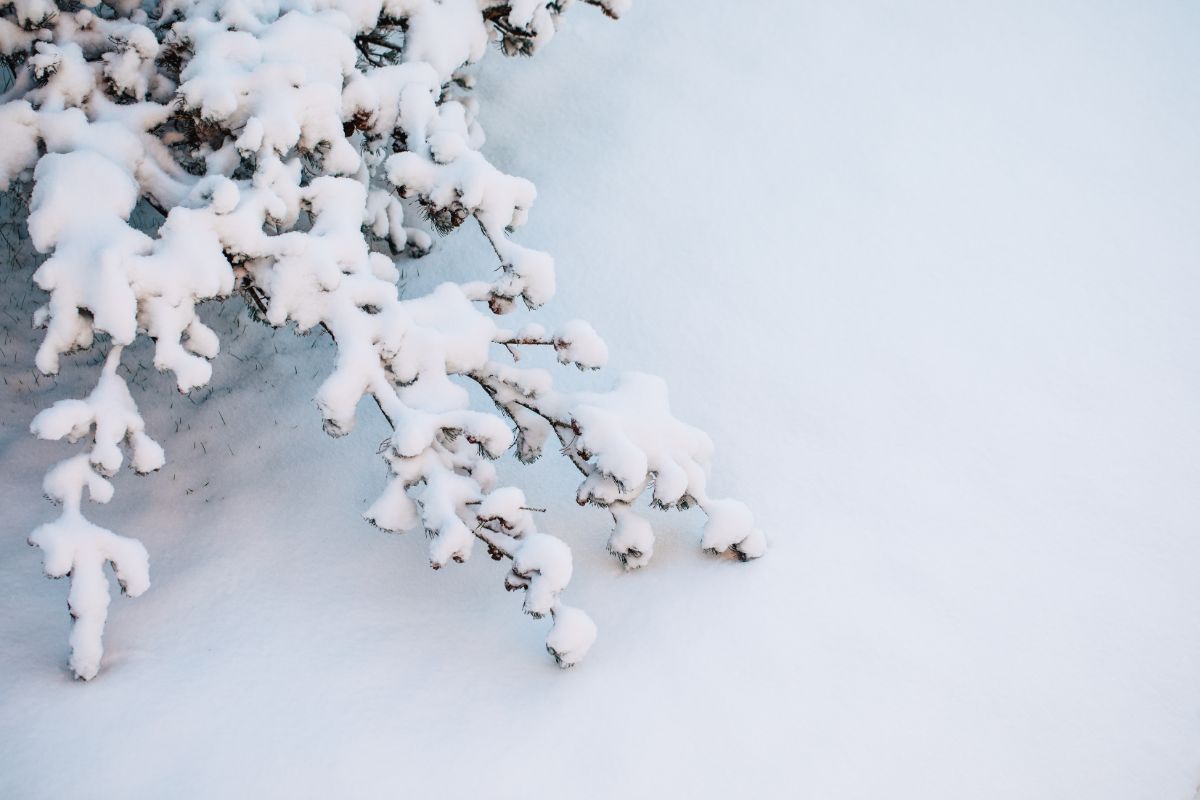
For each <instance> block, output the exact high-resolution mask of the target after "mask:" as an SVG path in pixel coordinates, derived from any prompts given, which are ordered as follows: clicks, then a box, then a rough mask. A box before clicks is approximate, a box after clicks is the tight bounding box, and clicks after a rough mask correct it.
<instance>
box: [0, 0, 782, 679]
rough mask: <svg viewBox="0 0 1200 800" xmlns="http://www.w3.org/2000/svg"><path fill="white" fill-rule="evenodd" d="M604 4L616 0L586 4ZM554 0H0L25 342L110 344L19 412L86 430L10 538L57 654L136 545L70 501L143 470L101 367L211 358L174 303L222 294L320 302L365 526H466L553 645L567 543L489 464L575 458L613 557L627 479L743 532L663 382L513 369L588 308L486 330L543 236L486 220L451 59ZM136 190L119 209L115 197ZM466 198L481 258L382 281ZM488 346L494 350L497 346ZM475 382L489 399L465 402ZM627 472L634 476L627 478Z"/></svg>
mask: <svg viewBox="0 0 1200 800" xmlns="http://www.w3.org/2000/svg"><path fill="white" fill-rule="evenodd" d="M589 2H590V4H592V5H596V6H599V7H600V8H601V9H602V10H603V11H604V12H605V13H606V14H608V15H609V16H612V17H617V16H619V15H620V14H621V12H622V11H624V10H625V8H626V6H627V4H628V3H627V0H589ZM570 5H571V2H570V0H509V1H508V2H502V1H501V0H162V2H145V3H142V2H129V1H128V0H106V2H104V3H99V2H98V0H82V4H80V3H76V2H70V3H66V2H52V1H51V0H0V55H2V56H3V58H4V62H5V64H6V65H7V66H8V67H9V69H10V70H11V73H12V75H11V77H12V80H11V87H10V89H9V90H8V91H7V93H6V94H5V96H4V98H3V103H2V104H0V140H2V141H3V142H4V144H3V147H2V148H0V188H4V189H7V188H8V186H9V185H10V184H11V183H12V182H14V181H25V180H28V179H30V178H32V181H33V190H32V196H31V200H30V213H29V221H28V225H29V232H30V235H31V239H32V241H33V243H34V245H35V247H36V248H37V250H38V251H39V252H41V253H43V254H46V256H47V258H46V260H45V262H44V263H43V264H42V265H41V266H40V268H39V269H38V270H37V272H36V273H35V275H34V280H35V281H36V283H37V285H38V286H39V287H40V288H41V289H43V290H45V291H46V292H48V293H49V299H48V301H47V302H46V304H45V305H44V306H43V307H41V308H39V309H38V310H37V312H36V313H35V315H34V323H35V324H36V325H38V326H40V327H43V328H44V329H45V336H44V338H43V340H42V344H41V346H40V348H39V350H38V353H37V358H36V361H37V367H38V368H39V369H40V370H42V371H43V372H46V373H55V372H57V371H58V369H59V362H60V356H61V355H63V354H65V353H69V352H72V351H75V350H79V349H86V348H90V347H93V346H94V345H96V343H97V342H99V343H100V345H99V346H101V347H105V348H106V349H107V359H106V362H105V366H104V368H103V371H102V372H101V375H100V378H99V380H98V382H97V384H96V388H95V389H94V390H93V391H92V392H91V394H89V395H88V397H87V398H85V399H71V400H62V401H59V402H58V403H56V404H54V406H53V407H52V408H49V409H46V410H45V411H43V412H41V413H40V414H38V415H37V417H36V419H35V420H34V422H33V425H32V431H33V433H34V434H35V435H37V436H39V437H42V438H46V439H61V438H67V439H70V440H71V441H76V440H79V439H87V440H88V442H89V443H88V445H87V446H86V447H85V450H84V452H83V453H82V454H80V455H76V456H74V457H71V458H69V459H67V460H66V461H64V462H62V463H61V464H59V465H58V466H56V467H54V468H53V469H52V470H51V471H50V473H49V474H48V475H47V477H46V481H45V488H46V493H47V495H48V496H49V497H50V498H51V499H52V500H54V501H57V502H60V503H61V504H62V505H63V512H62V515H61V516H60V517H59V519H58V520H57V521H55V522H52V523H49V524H47V525H43V526H42V527H40V528H39V529H38V530H36V531H35V532H34V533H33V534H32V536H31V537H30V542H31V543H32V544H34V545H37V546H38V547H40V548H42V550H43V552H44V554H45V565H46V571H47V573H48V574H49V575H51V576H54V577H60V576H63V575H70V576H71V590H70V597H69V605H70V609H71V614H72V616H73V617H74V618H75V620H76V622H75V626H74V628H73V631H72V634H71V646H72V659H71V665H72V667H73V669H74V671H75V673H76V675H78V676H79V677H82V678H91V677H93V676H94V675H96V673H97V671H98V669H99V667H100V661H101V655H102V650H101V635H102V632H103V626H104V621H105V617H106V615H107V607H108V602H109V587H108V582H107V579H106V578H105V572H104V566H105V564H106V563H109V562H111V563H112V565H113V566H114V568H115V572H116V576H117V579H118V581H119V583H120V585H121V587H122V589H123V590H124V591H126V592H127V593H129V594H131V595H137V594H140V593H141V592H143V591H144V590H145V589H146V588H147V587H148V586H149V574H148V559H147V554H146V551H145V548H143V547H142V545H141V544H140V543H138V542H136V541H135V540H132V539H128V538H124V537H121V536H117V535H116V534H113V533H111V532H109V531H106V530H103V529H101V528H98V527H96V526H95V525H92V524H91V523H90V522H88V521H87V520H86V519H85V518H84V517H83V514H82V511H81V503H82V498H83V494H84V490H85V489H86V490H87V493H88V495H89V497H90V498H91V499H92V500H94V501H97V502H107V501H108V500H109V499H110V498H111V496H112V486H111V484H110V483H109V482H108V481H107V480H106V477H105V476H110V475H112V474H113V473H114V472H115V471H116V470H117V469H118V468H119V467H120V465H121V463H122V461H123V458H124V456H123V453H122V447H125V448H126V449H127V450H128V451H129V457H130V463H131V465H132V467H133V468H134V470H136V471H138V472H147V471H151V470H155V469H157V468H159V467H161V466H162V464H163V460H164V454H163V450H162V448H161V447H160V446H159V445H158V444H156V443H155V442H154V441H153V440H152V439H151V438H150V437H149V436H148V435H147V434H146V432H145V430H144V427H145V426H144V423H143V421H142V418H141V416H140V415H139V413H138V409H137V405H136V404H135V402H134V400H133V397H132V396H131V394H130V392H129V389H128V387H127V385H126V382H125V379H124V378H123V377H122V375H121V372H120V366H121V354H122V349H123V348H124V347H125V346H126V345H129V344H131V343H132V342H133V341H134V340H135V339H136V338H137V337H138V336H147V337H149V338H150V339H152V340H153V341H154V347H155V355H154V363H155V366H156V367H158V368H159V369H161V370H165V371H170V372H171V373H173V375H174V376H175V379H176V382H177V385H178V388H179V391H181V392H188V391H190V390H192V389H195V388H196V387H200V386H203V385H205V384H206V383H207V382H208V381H209V380H210V378H211V374H212V369H211V363H210V362H211V360H212V359H213V358H215V357H216V356H217V355H218V352H219V350H220V342H219V341H218V337H217V335H216V334H215V333H214V332H213V331H212V330H211V329H209V328H208V327H206V326H205V325H204V323H203V322H201V320H200V318H199V317H198V316H197V313H196V307H197V305H198V304H199V303H201V302H203V301H206V300H211V299H216V298H224V297H228V296H230V295H232V294H234V293H240V294H241V295H242V296H244V297H245V298H246V299H247V301H248V302H249V303H251V305H252V307H253V309H254V310H255V313H256V314H258V315H259V316H261V318H263V319H264V320H265V321H266V322H269V323H270V324H271V325H275V326H281V325H285V324H288V323H292V324H294V325H295V327H296V328H297V329H298V330H300V331H306V330H309V329H313V328H316V327H318V326H319V327H320V328H323V329H324V330H325V331H327V332H328V333H329V334H330V335H331V336H332V337H333V338H334V339H335V340H336V342H337V347H338V356H337V363H336V365H335V367H334V369H333V371H332V373H331V374H330V375H329V376H328V378H327V379H326V380H325V381H324V383H323V385H322V386H321V388H320V390H319V391H318V392H317V396H316V404H317V406H318V408H319V409H320V411H321V414H322V416H323V418H324V421H325V427H326V430H327V431H328V432H329V433H331V434H334V435H340V434H344V433H346V432H347V431H349V430H350V429H351V428H352V427H353V425H354V423H355V415H356V410H357V407H358V405H359V402H360V400H362V398H363V397H364V396H370V397H371V398H372V399H373V400H374V401H375V403H376V404H377V405H378V407H379V409H380V410H381V411H382V412H383V414H384V415H385V416H386V417H387V419H388V421H389V422H390V424H391V427H392V429H393V431H392V435H391V436H390V438H389V439H388V440H387V442H386V443H385V447H384V448H382V452H383V455H384V457H385V458H386V459H387V463H388V465H389V467H390V471H391V476H392V477H391V479H390V482H389V484H388V485H387V488H386V489H385V490H384V492H383V494H382V496H381V497H380V498H379V499H378V500H377V501H376V502H375V503H374V504H373V505H372V506H371V507H370V509H369V510H368V511H367V512H366V514H365V516H366V517H367V518H368V519H369V520H371V521H372V522H374V523H375V524H376V525H378V526H379V527H381V528H384V529H386V530H393V531H405V530H410V529H416V528H421V529H424V531H425V532H426V534H427V535H428V537H429V558H430V563H431V565H432V566H433V567H434V568H435V569H437V568H440V567H442V566H444V565H445V564H447V563H449V562H451V561H455V562H462V561H463V560H465V559H467V558H468V557H469V556H470V555H471V553H472V550H473V548H474V546H475V542H476V541H477V540H479V541H482V542H483V543H484V544H485V545H486V547H487V550H488V553H489V554H490V555H491V556H492V558H494V559H497V560H498V559H503V558H507V559H510V560H511V562H512V570H511V572H510V573H509V575H508V577H507V579H506V582H505V585H506V588H508V589H510V590H515V589H520V590H523V591H524V592H525V602H524V609H525V611H526V612H527V613H529V614H530V615H532V616H534V617H543V616H547V615H549V616H550V617H551V618H552V619H553V621H554V624H553V627H552V629H551V631H550V634H549V637H548V639H547V648H548V649H549V650H550V652H551V653H552V654H553V655H554V656H555V658H556V659H557V660H558V661H559V663H560V664H562V665H564V666H569V665H572V664H574V663H576V662H578V661H579V660H580V659H581V658H582V657H583V656H584V654H585V653H586V652H587V650H588V648H589V647H590V646H591V644H592V641H593V639H594V638H595V626H594V625H593V624H592V622H591V620H590V619H589V618H588V617H587V615H586V614H585V613H583V612H582V611H580V610H578V609H575V608H572V607H570V606H567V605H565V604H564V603H563V602H562V600H561V594H562V592H563V590H564V589H565V587H566V585H567V583H568V581H569V580H570V578H571V569H572V564H571V553H570V550H569V549H568V548H567V546H566V545H565V544H564V543H563V542H562V541H560V540H559V539H556V538H554V537H552V536H550V535H547V534H545V533H542V532H540V531H539V530H538V528H537V525H536V523H535V519H534V510H533V509H532V508H531V507H530V506H529V505H528V504H527V502H526V499H525V496H524V494H523V493H522V492H521V490H519V489H517V488H515V487H507V486H498V485H497V474H496V469H495V466H494V464H493V462H494V460H495V459H496V458H498V457H499V456H501V455H502V454H503V453H505V452H506V451H507V450H509V449H510V448H512V447H515V448H516V453H517V455H518V457H519V458H520V459H521V460H522V461H531V460H533V459H535V458H537V457H538V456H539V455H540V454H541V452H542V450H543V448H544V446H545V445H546V443H547V442H548V441H549V440H550V439H551V438H553V439H555V440H557V443H558V446H559V447H560V448H561V450H562V452H563V453H564V454H565V455H566V456H567V458H568V459H570V461H571V462H572V463H573V464H574V465H575V467H576V468H577V469H578V470H579V472H580V473H582V475H583V476H584V480H583V482H582V484H581V485H580V487H579V491H578V495H577V500H578V502H579V503H580V504H592V505H596V506H600V507H604V508H607V509H608V510H609V511H610V513H611V515H612V518H613V521H614V530H613V533H612V537H611V539H610V541H609V549H610V550H611V551H612V552H613V553H614V554H615V555H616V556H617V557H618V558H619V559H620V560H621V562H622V563H623V564H625V565H626V566H627V567H630V568H632V567H638V566H641V565H643V564H645V563H646V561H647V560H648V559H649V558H650V555H651V552H652V549H653V543H654V535H653V532H652V530H651V527H650V524H649V523H648V521H647V520H646V519H644V518H643V517H642V516H641V515H639V514H638V513H636V512H635V511H634V510H633V508H634V504H635V502H636V501H637V500H638V499H639V498H640V497H641V496H642V495H643V494H644V493H646V492H647V491H651V496H652V500H653V503H654V504H655V505H657V506H661V507H663V508H687V507H688V506H690V505H693V504H695V505H698V506H699V507H700V508H702V509H703V510H704V511H705V512H706V514H707V515H708V522H707V524H706V526H705V529H704V534H703V545H704V547H705V548H708V549H710V550H713V551H715V552H726V551H734V552H736V553H738V554H739V555H740V556H742V557H743V558H751V557H756V556H759V555H761V554H762V553H763V552H764V549H765V541H764V538H763V535H762V533H761V532H760V531H758V530H757V529H756V528H755V527H754V520H753V517H752V515H751V514H750V512H749V510H748V509H746V507H745V506H743V505H742V504H741V503H738V502H737V501H733V500H723V499H716V498H713V497H711V496H710V495H709V493H708V488H707V470H708V465H709V461H710V457H711V452H712V444H711V442H710V441H709V439H708V438H707V437H706V436H705V435H704V434H703V433H701V432H699V431H697V430H696V429H694V428H691V427H689V426H687V425H685V424H683V423H681V422H679V421H678V420H676V419H675V418H674V417H673V416H672V414H671V412H670V409H669V407H668V403H667V392H666V388H665V386H664V384H663V383H662V381H660V380H658V379H655V378H651V377H648V376H642V375H627V376H624V377H623V378H622V379H621V380H620V382H619V383H618V385H617V386H616V388H615V389H613V390H611V391H608V392H597V393H591V392H580V393H572V392H566V391H561V390H559V389H556V388H555V386H554V383H553V380H552V377H551V375H550V374H549V373H548V372H547V371H545V370H541V369H531V368H526V367H521V366H517V358H518V354H519V351H520V349H521V348H524V347H537V346H545V347H550V348H553V350H554V352H555V354H556V355H557V358H558V361H559V362H561V363H563V364H573V365H576V366H578V367H579V368H581V369H596V368H599V367H601V366H603V365H604V363H605V362H606V360H607V358H608V350H607V347H606V346H605V344H604V342H603V341H602V340H601V339H600V337H599V336H598V335H597V334H596V332H595V331H594V330H593V329H592V327H591V326H590V325H588V324H587V323H585V322H581V321H575V322H570V323H568V324H566V325H563V326H561V327H560V328H559V329H557V330H555V331H547V330H546V329H545V328H544V327H542V326H539V325H536V324H531V325H527V326H524V327H522V328H520V329H518V330H510V329H508V328H505V327H503V326H502V325H501V324H500V319H499V318H500V317H501V316H502V315H504V314H505V313H506V312H508V311H510V310H513V309H514V308H516V307H517V306H518V304H521V305H524V306H526V307H528V308H530V309H533V308H537V307H538V306H540V305H542V304H543V303H545V302H546V301H547V300H549V299H550V298H551V296H552V295H553V294H554V264H553V260H552V259H551V258H550V256H549V255H548V254H546V253H543V252H540V251H538V250H535V249H532V248H529V247H526V246H524V245H522V244H519V243H517V242H516V241H514V240H513V239H512V238H511V234H512V232H513V231H514V230H515V229H516V228H519V227H520V226H521V225H522V224H523V223H524V222H525V220H526V217H527V216H528V214H529V211H530V207H531V205H532V204H533V200H534V197H535V190H534V187H533V185H532V184H531V183H530V182H529V181H527V180H525V179H523V178H519V177H515V176H512V175H507V174H505V173H504V172H502V171H501V170H499V169H497V168H496V167H495V166H494V165H492V164H491V163H490V162H489V161H488V160H487V158H486V157H485V156H484V155H483V153H482V152H481V151H480V149H479V148H480V146H481V145H482V144H483V141H484V136H483V132H482V131H481V129H480V127H479V124H478V122H477V120H476V113H475V112H476V105H475V101H474V99H473V98H471V97H470V95H469V89H470V87H471V85H472V80H473V79H472V77H471V75H470V74H469V73H468V72H466V71H465V70H466V68H467V67H469V66H470V65H471V64H474V63H475V62H477V61H479V60H480V58H482V56H483V55H484V53H485V52H486V51H487V49H488V47H489V44H491V43H496V44H498V45H499V47H500V49H501V50H503V52H505V53H508V54H523V55H528V54H532V53H533V52H534V51H536V50H537V49H538V48H539V47H540V46H542V45H543V44H545V43H546V42H547V41H548V40H549V39H550V38H551V37H552V35H553V33H554V30H555V28H556V27H557V25H558V24H559V22H560V20H561V17H562V14H563V13H564V12H565V11H566V10H567V9H568V7H569V6H570ZM140 202H141V203H147V204H149V205H150V206H151V207H152V208H155V209H157V210H158V211H159V212H160V213H161V214H162V217H163V219H162V222H161V225H160V226H159V227H158V228H157V230H154V231H146V230H141V229H138V228H137V227H134V226H132V225H131V224H130V222H129V220H130V215H131V213H132V212H133V210H134V208H135V206H136V205H138V204H139V203H140ZM422 217H423V218H424V219H425V220H427V222H428V223H429V225H431V226H432V227H433V228H434V229H435V230H436V231H438V232H439V233H447V232H449V231H451V230H453V229H455V228H457V227H459V226H461V225H462V224H463V223H465V222H467V221H468V220H469V219H472V218H473V219H474V221H475V223H476V224H477V225H478V227H479V228H480V230H481V231H482V233H483V235H484V236H486V237H487V239H488V241H489V242H490V243H491V246H492V248H493V249H494V251H495V253H496V255H497V257H498V259H499V262H500V263H499V268H498V269H497V270H494V276H495V277H494V278H493V279H492V280H488V281H475V282H469V283H465V284H453V283H446V284H443V285H441V286H440V287H438V288H437V289H436V290H434V291H432V292H431V293H429V294H428V295H426V296H423V297H416V298H409V299H401V297H400V295H399V292H398V290H397V286H396V283H397V279H398V276H399V272H398V270H397V266H396V262H397V260H398V259H400V258H416V257H420V256H423V255H425V254H426V253H427V252H428V251H429V250H430V248H431V245H432V239H431V237H430V235H429V234H428V233H427V232H425V230H423V229H422V222H421V218H422ZM506 359H508V360H507V361H506ZM470 382H474V383H475V384H477V385H478V386H480V387H482V388H483V390H484V391H485V392H486V393H487V394H488V395H489V396H490V397H491V398H492V400H493V401H494V403H495V410H494V411H490V412H481V411H478V410H474V409H472V408H471V407H470V403H469V396H468V392H467V389H466V386H465V384H468V383H470ZM651 487H652V488H651Z"/></svg>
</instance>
